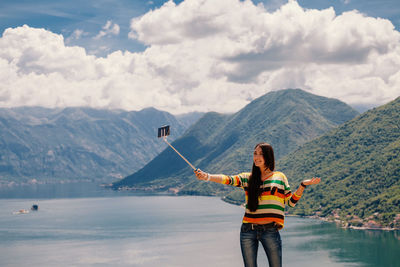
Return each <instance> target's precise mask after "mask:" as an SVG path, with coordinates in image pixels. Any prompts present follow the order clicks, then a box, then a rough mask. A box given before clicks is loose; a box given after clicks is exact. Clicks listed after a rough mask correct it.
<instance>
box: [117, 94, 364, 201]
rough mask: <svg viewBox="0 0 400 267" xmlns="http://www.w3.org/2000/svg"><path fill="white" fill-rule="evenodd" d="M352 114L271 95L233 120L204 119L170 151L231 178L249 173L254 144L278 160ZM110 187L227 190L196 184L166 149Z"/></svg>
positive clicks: (304, 98) (313, 100)
mask: <svg viewBox="0 0 400 267" xmlns="http://www.w3.org/2000/svg"><path fill="white" fill-rule="evenodd" d="M357 114H358V113H357V112H356V111H355V110H353V109H352V108H351V107H349V106H348V105H346V104H344V103H343V102H340V101H338V100H335V99H328V98H325V97H320V96H316V95H313V94H309V93H307V92H304V91H302V90H299V89H288V90H281V91H275V92H271V93H268V94H266V95H264V96H262V97H260V98H258V99H256V100H254V101H252V102H251V103H250V104H248V105H247V106H246V107H244V108H243V109H242V110H240V111H239V112H237V113H235V114H231V115H223V114H218V113H208V114H206V115H205V116H203V117H202V118H201V119H200V120H199V121H198V122H197V123H195V124H194V125H193V126H192V127H191V128H190V129H189V130H188V131H187V132H186V133H185V134H184V135H183V136H181V137H180V138H178V139H177V140H176V141H175V142H173V146H174V147H175V148H177V149H178V151H180V152H181V153H182V154H183V155H184V156H185V157H186V158H187V159H188V160H189V161H190V162H191V163H192V164H194V165H195V166H196V167H198V168H200V169H203V170H206V171H208V172H212V173H226V174H233V173H237V172H241V171H248V170H249V169H250V168H251V164H252V151H253V148H254V145H255V144H257V143H259V142H262V141H266V142H269V143H270V144H272V146H273V147H274V148H275V151H276V157H277V158H280V157H282V156H283V155H285V154H287V153H289V152H290V151H292V150H294V149H295V148H297V147H298V146H299V145H301V144H303V143H305V142H307V141H310V140H312V139H313V138H315V137H317V136H319V135H321V134H323V133H325V132H326V131H327V130H329V129H331V128H333V127H336V126H337V125H338V124H341V123H343V122H345V121H347V120H350V119H352V118H354V117H355V116H356V115H357ZM172 130H173V129H172ZM160 142H162V141H161V140H160ZM113 186H114V188H121V187H130V188H136V189H146V190H149V189H150V190H167V189H171V190H175V192H179V193H181V194H225V193H226V191H229V190H231V188H229V187H226V186H225V187H224V186H216V185H213V186H210V185H209V184H207V183H204V182H199V181H197V180H196V179H195V177H194V175H193V172H192V170H191V169H190V167H188V165H187V164H186V163H185V162H184V161H183V160H182V159H181V158H179V156H178V155H176V154H175V152H174V151H172V149H170V148H167V149H166V150H164V151H163V152H162V153H161V154H160V155H158V156H157V157H155V158H154V159H153V160H152V161H151V162H149V163H148V164H147V165H146V166H144V167H143V168H142V169H140V170H139V171H138V172H136V173H134V174H132V175H130V176H128V177H126V178H124V179H122V180H120V181H117V182H115V183H114V184H113Z"/></svg>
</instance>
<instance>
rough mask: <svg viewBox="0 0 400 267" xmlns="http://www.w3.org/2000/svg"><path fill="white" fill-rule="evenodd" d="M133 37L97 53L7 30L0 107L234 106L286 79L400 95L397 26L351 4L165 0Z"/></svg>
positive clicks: (378, 98)
mask: <svg viewBox="0 0 400 267" xmlns="http://www.w3.org/2000/svg"><path fill="white" fill-rule="evenodd" d="M115 25H116V24H113V23H112V22H111V21H108V22H107V24H106V25H105V26H104V27H103V31H104V32H105V33H104V35H102V36H101V37H104V36H106V35H108V34H118V33H119V27H118V30H117V27H116V26H115ZM117 26H118V25H117ZM99 35H100V34H99ZM99 35H98V36H99ZM129 36H130V38H135V39H137V40H139V41H141V42H143V43H145V44H146V45H147V46H148V48H147V49H146V50H145V51H143V52H141V53H131V52H121V51H117V52H114V53H112V54H109V55H108V56H107V57H105V58H98V57H95V56H91V55H88V54H87V53H86V51H85V50H84V49H83V48H81V47H76V46H75V47H69V46H66V45H65V43H64V39H63V37H62V36H61V35H57V34H54V33H52V32H49V31H46V30H43V29H35V28H30V27H28V26H23V27H18V28H14V29H11V28H10V29H7V30H6V31H5V32H4V33H3V36H2V38H0V80H1V81H2V82H1V84H0V106H7V107H10V106H19V105H41V106H48V107H55V106H59V107H62V106H76V105H82V106H92V107H108V108H123V109H128V110H138V109H141V108H144V107H148V106H154V107H156V108H159V109H163V110H168V111H170V112H173V113H181V112H188V111H193V110H200V111H208V110H214V111H219V112H233V111H236V110H238V109H240V108H242V107H243V106H244V105H245V104H247V103H248V102H249V101H251V100H252V99H254V98H256V97H258V96H261V95H262V94H265V93H267V92H269V91H271V90H278V89H283V88H302V89H305V90H307V91H309V92H311V93H315V94H318V95H323V96H327V97H333V98H338V99H340V100H342V101H345V102H347V103H349V104H353V105H372V106H375V105H380V104H383V103H386V102H388V101H390V100H392V99H394V98H395V97H397V96H399V95H400V33H399V32H398V31H396V30H395V29H394V27H393V25H392V24H391V23H390V21H388V20H385V19H379V18H378V19H376V18H371V17H367V16H365V15H363V14H360V13H359V12H357V11H351V12H346V13H343V14H341V15H336V14H335V11H334V10H333V8H329V9H325V10H315V9H303V8H302V7H300V6H299V4H298V3H297V2H296V1H289V2H288V3H287V4H285V5H283V6H281V8H279V9H277V10H275V11H273V12H270V11H267V10H266V9H265V8H264V6H263V5H254V4H253V3H252V2H251V1H239V0H219V1H213V0H203V1H198V0H186V1H184V2H182V3H180V4H179V5H177V4H175V3H174V2H172V1H169V2H167V3H165V4H164V5H163V6H162V7H160V8H159V9H155V10H152V11H149V12H148V13H146V14H145V15H143V16H141V17H138V18H134V19H132V21H131V32H130V34H129ZM99 38H100V37H99Z"/></svg>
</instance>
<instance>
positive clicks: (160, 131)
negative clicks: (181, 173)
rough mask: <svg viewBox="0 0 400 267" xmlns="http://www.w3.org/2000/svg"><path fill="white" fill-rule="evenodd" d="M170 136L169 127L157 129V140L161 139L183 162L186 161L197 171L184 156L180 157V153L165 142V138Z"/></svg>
mask: <svg viewBox="0 0 400 267" xmlns="http://www.w3.org/2000/svg"><path fill="white" fill-rule="evenodd" d="M169 134H170V131H169V125H167V126H163V127H161V128H158V138H160V137H162V138H163V140H164V141H165V143H167V144H168V145H169V146H170V147H171V148H172V149H173V150H174V151H175V152H176V153H177V154H178V155H179V156H180V157H181V158H182V159H183V160H184V161H186V163H187V164H189V166H190V167H191V168H192V169H193V170H197V169H196V168H195V167H194V166H193V165H192V164H191V163H190V162H189V161H188V160H187V159H186V158H185V157H184V156H182V155H181V153H179V152H178V150H176V149H175V147H173V146H172V145H171V144H170V143H169V142H168V141H167V136H168V135H169Z"/></svg>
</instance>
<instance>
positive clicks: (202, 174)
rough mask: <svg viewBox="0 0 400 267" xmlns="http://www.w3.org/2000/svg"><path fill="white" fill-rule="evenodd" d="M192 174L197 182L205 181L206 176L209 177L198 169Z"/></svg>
mask: <svg viewBox="0 0 400 267" xmlns="http://www.w3.org/2000/svg"><path fill="white" fill-rule="evenodd" d="M193 172H194V174H195V175H196V177H197V179H199V180H207V178H208V175H209V174H208V173H206V172H203V171H202V170H200V169H197V170H194V171H193Z"/></svg>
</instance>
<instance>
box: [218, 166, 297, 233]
mask: <svg viewBox="0 0 400 267" xmlns="http://www.w3.org/2000/svg"><path fill="white" fill-rule="evenodd" d="M249 177H250V173H247V172H245V173H240V174H238V175H234V176H228V175H223V179H222V183H223V184H227V185H232V186H236V187H242V188H243V189H244V190H245V195H246V206H245V208H246V211H245V214H244V217H243V222H244V223H255V224H266V223H270V222H275V223H277V224H278V228H279V229H282V228H283V226H284V220H285V214H284V212H285V205H288V206H290V207H294V206H295V205H296V203H297V201H299V199H300V197H301V196H298V195H296V194H292V192H291V191H290V186H289V182H288V180H287V178H286V176H285V174H283V173H282V172H277V171H275V172H273V173H272V174H271V175H270V176H269V177H268V178H267V179H266V180H265V181H264V182H263V184H262V185H261V188H262V193H261V196H260V198H259V203H258V208H257V210H256V211H254V212H251V211H250V210H249V209H248V208H247V197H248V196H247V188H248V181H249Z"/></svg>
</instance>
